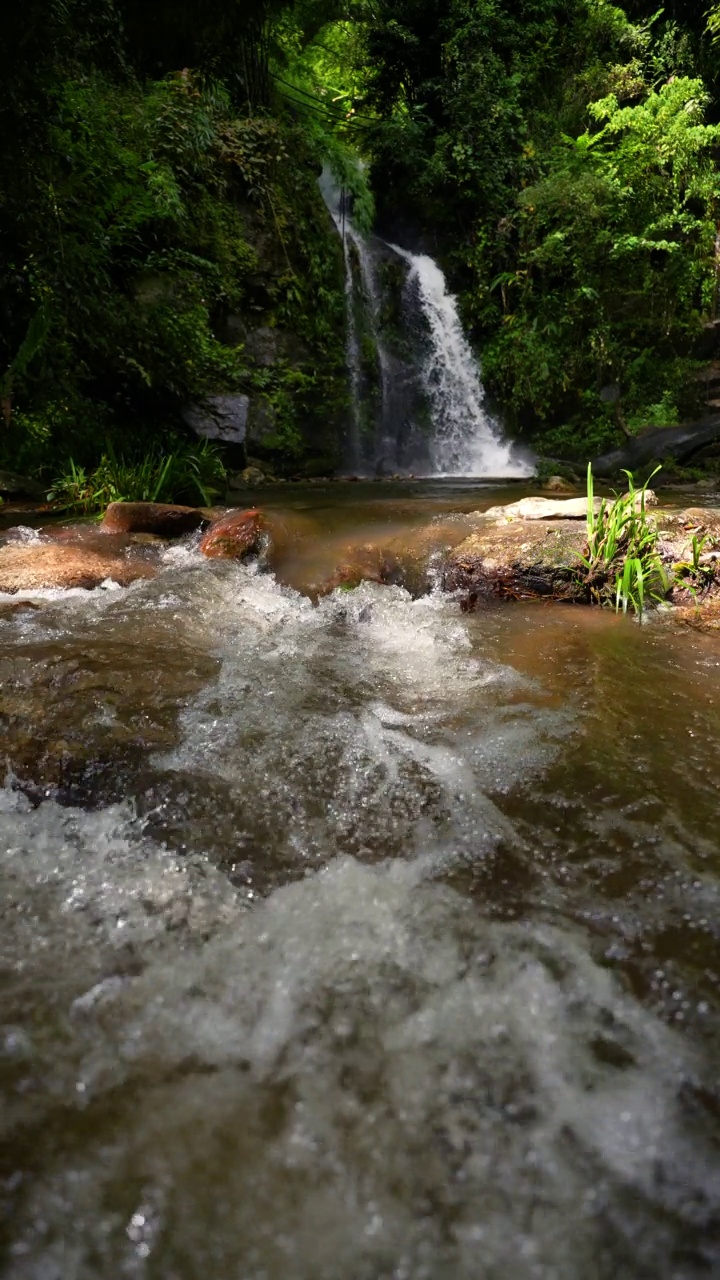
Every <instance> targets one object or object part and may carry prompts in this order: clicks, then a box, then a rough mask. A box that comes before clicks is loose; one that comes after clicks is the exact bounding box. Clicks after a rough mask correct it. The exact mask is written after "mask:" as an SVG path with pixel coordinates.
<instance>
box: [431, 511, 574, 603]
mask: <svg viewBox="0 0 720 1280" xmlns="http://www.w3.org/2000/svg"><path fill="white" fill-rule="evenodd" d="M585 538H586V530H585V527H584V526H583V525H582V524H580V523H579V522H577V521H574V520H572V521H570V520H553V521H550V520H543V521H539V522H531V521H522V520H517V521H513V522H512V523H508V524H496V525H485V526H484V527H483V526H480V527H478V529H477V530H475V531H474V532H473V533H471V534H470V536H469V537H467V538H466V539H465V540H464V542H461V543H460V544H459V546H457V547H455V549H454V550H453V551H451V552H450V554H449V556H448V557H447V561H446V563H445V568H444V573H443V585H444V587H445V589H446V590H450V591H455V590H462V591H466V592H467V593H468V603H469V604H472V603H474V602H475V601H476V600H477V599H489V598H492V597H507V598H511V599H532V598H533V597H537V596H544V597H546V598H551V599H555V600H586V599H587V598H588V593H587V587H586V586H585V585H584V583H583V576H584V571H583V567H582V564H581V557H582V556H583V554H584V553H585V547H586V543H585Z"/></svg>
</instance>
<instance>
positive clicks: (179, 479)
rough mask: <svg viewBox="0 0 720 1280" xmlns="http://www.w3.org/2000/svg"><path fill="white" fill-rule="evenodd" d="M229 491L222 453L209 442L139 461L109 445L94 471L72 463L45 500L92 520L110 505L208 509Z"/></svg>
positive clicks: (154, 453) (180, 444) (148, 455)
mask: <svg viewBox="0 0 720 1280" xmlns="http://www.w3.org/2000/svg"><path fill="white" fill-rule="evenodd" d="M226 486H227V473H226V471H225V467H224V465H223V462H222V459H221V457H220V454H219V452H218V450H217V448H216V447H215V446H213V445H212V444H211V443H209V442H207V441H206V442H205V443H204V444H202V445H197V446H191V445H188V444H186V443H184V442H182V441H178V442H177V443H176V445H175V448H174V449H173V451H172V452H170V453H161V452H160V451H159V450H153V451H151V452H149V453H146V454H145V455H143V456H141V457H138V458H127V457H126V456H124V455H123V454H116V453H115V450H114V449H113V448H112V445H111V444H110V443H108V445H107V447H106V450H105V452H104V453H103V455H102V457H101V459H100V462H99V463H98V465H97V466H96V467H94V468H93V469H92V470H86V468H85V467H82V466H80V465H79V464H77V463H76V462H75V461H74V459H72V458H70V460H69V462H68V465H67V468H66V469H65V470H64V471H63V473H62V474H60V475H59V476H58V477H57V478H56V479H55V480H54V482H53V484H52V486H51V489H50V492H49V494H48V497H49V499H50V501H52V502H55V503H56V504H57V505H58V506H59V507H62V508H64V509H65V510H67V511H69V512H73V513H78V514H82V515H91V514H93V513H94V512H100V511H104V509H105V507H106V506H107V505H108V503H109V502H183V501H189V502H198V501H200V502H202V503H204V504H205V505H206V506H209V505H210V504H211V503H212V502H213V501H214V499H215V498H217V497H218V495H219V494H220V493H221V492H222V491H223V490H224V489H225V488H226Z"/></svg>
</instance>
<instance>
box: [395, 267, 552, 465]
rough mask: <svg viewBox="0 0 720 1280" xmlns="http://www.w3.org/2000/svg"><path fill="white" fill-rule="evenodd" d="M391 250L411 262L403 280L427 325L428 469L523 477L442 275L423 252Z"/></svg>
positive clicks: (525, 461)
mask: <svg viewBox="0 0 720 1280" xmlns="http://www.w3.org/2000/svg"><path fill="white" fill-rule="evenodd" d="M391 248H392V249H394V251H395V252H396V253H398V254H399V255H400V257H401V258H404V259H405V261H406V262H408V263H409V264H410V275H409V276H408V283H411V284H414V285H415V286H416V287H417V291H418V301H419V303H420V306H421V309H422V312H423V315H424V316H425V319H426V321H427V325H428V335H429V341H430V349H429V351H428V354H427V357H426V360H425V362H424V364H423V368H422V377H423V383H424V386H425V391H426V394H427V397H428V401H429V404H430V411H431V414H432V423H433V435H432V439H431V441H430V456H431V464H432V472H433V474H435V475H438V476H443V475H445V476H460V475H462V476H479V477H480V476H497V477H500V476H526V475H531V474H532V471H533V466H532V464H531V462H530V461H529V460H528V459H526V458H523V457H521V456H520V455H519V454H518V453H517V452H516V451H515V450H514V449H513V447H512V445H510V444H509V443H508V442H507V441H505V440H503V439H502V437H501V434H500V431H499V428H498V426H497V424H496V423H495V422H493V420H492V418H491V417H490V415H489V414H488V412H487V410H486V408H485V405H484V399H485V393H484V390H483V386H482V382H481V380H480V371H479V369H478V364H477V361H476V359H475V356H474V354H473V351H472V348H471V346H470V343H469V342H468V340H467V338H466V337H465V334H464V332H463V327H462V324H461V322H460V316H459V315H458V309H457V301H456V299H455V298H454V297H453V295H452V294H451V293H449V292H448V288H447V284H446V281H445V276H444V275H443V273H442V271H441V270H440V267H439V266H438V265H437V263H436V262H435V261H434V260H433V259H432V258H430V257H428V255H427V254H415V253H409V252H408V250H407V249H401V248H400V247H399V245H396V244H394V245H392V246H391Z"/></svg>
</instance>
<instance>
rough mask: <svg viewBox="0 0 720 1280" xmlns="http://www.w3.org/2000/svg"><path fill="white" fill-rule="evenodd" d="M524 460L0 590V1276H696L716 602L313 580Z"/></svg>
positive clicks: (339, 495) (311, 495)
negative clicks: (670, 603) (230, 539)
mask: <svg viewBox="0 0 720 1280" xmlns="http://www.w3.org/2000/svg"><path fill="white" fill-rule="evenodd" d="M523 492H524V490H523V488H522V486H518V485H515V486H512V487H511V488H509V487H506V488H505V489H498V488H497V487H491V486H486V487H484V488H483V487H481V486H478V484H477V483H472V484H470V483H467V484H463V483H461V482H445V483H443V482H440V481H437V482H432V483H429V482H425V483H417V484H415V485H412V484H407V485H405V486H401V485H397V486H393V485H390V484H388V485H371V484H359V485H353V484H344V485H341V484H337V485H335V486H332V485H325V486H322V485H318V486H306V487H304V488H303V487H301V486H289V485H288V486H278V487H277V488H274V489H267V490H265V491H264V492H263V495H262V501H263V503H264V504H265V505H267V506H270V507H274V508H276V509H277V510H279V511H281V512H285V513H287V515H288V518H289V519H292V520H293V521H295V522H296V523H297V524H298V526H299V525H300V524H302V525H303V528H304V534H303V537H302V539H300V540H298V541H296V542H295V543H293V549H292V551H291V552H289V553H288V556H287V559H286V562H285V563H284V564H283V565H282V567H281V568H280V569H278V574H277V576H273V575H272V574H270V573H263V572H260V571H259V570H258V568H257V566H253V565H240V564H236V563H232V562H226V561H219V560H217V561H207V560H204V559H203V558H202V557H201V556H200V555H199V554H198V552H197V546H196V544H197V537H196V536H195V537H193V538H186V539H184V540H183V541H181V542H179V543H177V544H174V545H172V546H171V547H169V548H168V549H167V550H165V551H163V552H162V570H161V572H160V574H159V576H158V577H157V578H155V579H154V580H152V581H141V582H137V583H134V584H133V585H132V586H131V587H130V588H128V589H127V590H120V589H112V588H109V587H106V588H99V589H97V590H95V591H92V592H86V591H69V592H65V593H62V592H54V593H53V592H46V593H44V596H43V593H35V596H34V597H33V599H32V601H28V602H24V601H23V600H22V599H21V598H19V597H12V598H5V601H4V602H3V601H0V725H1V726H2V734H3V756H4V775H5V780H4V786H3V787H2V788H0V865H1V867H2V876H1V879H0V919H1V925H0V1073H1V1077H2V1097H3V1104H2V1111H0V1259H1V1260H2V1261H1V1263H0V1267H1V1274H2V1275H3V1276H4V1277H8V1280H535V1278H537V1280H580V1278H582V1280H636V1278H643V1280H645V1278H647V1280H657V1278H658V1277H663V1278H664V1277H668V1278H672V1280H696V1278H697V1280H699V1278H701V1277H710V1276H717V1275H720V1150H719V1144H720V1085H719V1082H718V1061H720V1058H719V1056H718V1055H719V1052H720V951H719V949H718V938H719V935H720V841H719V839H718V778H719V777H720V639H719V638H718V635H717V634H715V635H704V634H701V633H700V632H697V631H694V630H693V629H691V628H682V629H681V628H680V627H679V626H677V627H676V626H673V625H672V624H671V623H667V622H664V621H661V620H656V621H652V622H650V623H649V624H647V625H644V626H638V625H637V624H636V623H635V622H633V621H632V620H630V619H629V618H623V617H616V616H615V615H614V614H613V613H611V612H605V611H600V610H598V611H595V610H590V609H583V608H579V607H576V608H574V607H572V606H566V605H552V604H547V605H546V604H539V603H535V604H521V603H518V604H514V605H507V604H505V605H498V606H486V607H483V608H481V609H479V610H478V611H476V612H474V613H463V612H462V611H461V609H460V607H459V604H458V601H457V600H455V599H453V598H449V597H447V596H442V595H440V594H430V595H427V596H425V597H423V598H420V599H412V598H411V597H410V596H409V595H408V594H407V593H406V592H405V591H404V590H403V589H401V588H399V587H392V586H381V585H378V584H376V583H370V582H365V583H363V584H361V585H360V586H359V587H358V588H357V589H356V590H353V591H343V590H336V591H334V592H333V593H332V594H329V595H327V596H326V597H325V598H322V599H320V600H319V602H316V601H315V599H314V597H313V593H312V590H311V584H312V582H314V581H315V580H316V578H317V576H318V574H319V573H320V572H321V571H325V570H326V568H327V566H328V565H331V564H332V563H333V562H334V561H335V559H336V557H337V554H338V549H339V548H340V547H341V546H342V545H343V543H344V542H345V541H347V539H348V538H350V537H351V536H352V537H353V538H354V539H356V540H357V539H358V538H365V537H367V538H370V537H372V536H373V533H374V532H377V531H378V530H382V531H383V532H385V533H387V532H388V531H394V530H395V529H402V528H407V527H409V526H412V525H413V524H419V523H420V522H422V521H427V520H428V518H429V517H430V516H432V515H440V516H441V515H443V514H445V513H447V512H450V511H462V510H465V511H469V510H474V509H477V508H478V507H479V506H485V507H487V506H490V505H491V504H493V503H496V502H497V501H501V500H503V498H504V500H506V501H509V500H513V499H514V498H516V497H517V496H520V495H521V494H522V493H523ZM303 522H304V523H303ZM25 603H27V605H28V607H16V606H17V605H18V604H21V605H23V604H25ZM11 605H13V606H15V607H12V608H11V607H10V606H11ZM31 605H34V606H35V607H30V606H31Z"/></svg>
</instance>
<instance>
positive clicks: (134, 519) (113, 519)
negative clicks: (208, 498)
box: [100, 502, 208, 538]
mask: <svg viewBox="0 0 720 1280" xmlns="http://www.w3.org/2000/svg"><path fill="white" fill-rule="evenodd" d="M207 523H208V519H207V515H206V514H205V512H204V511H201V510H200V509H198V508H197V507H182V506H177V505H174V504H170V503H166V502H111V503H110V505H109V506H108V508H107V511H106V512H105V515H104V517H103V521H102V524H101V525H100V528H101V529H102V530H103V532H104V533H156V534H159V535H160V536H161V537H164V538H179V537H181V536H182V534H184V533H192V532H193V531H194V530H195V529H199V528H201V526H202V525H204V524H207Z"/></svg>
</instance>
